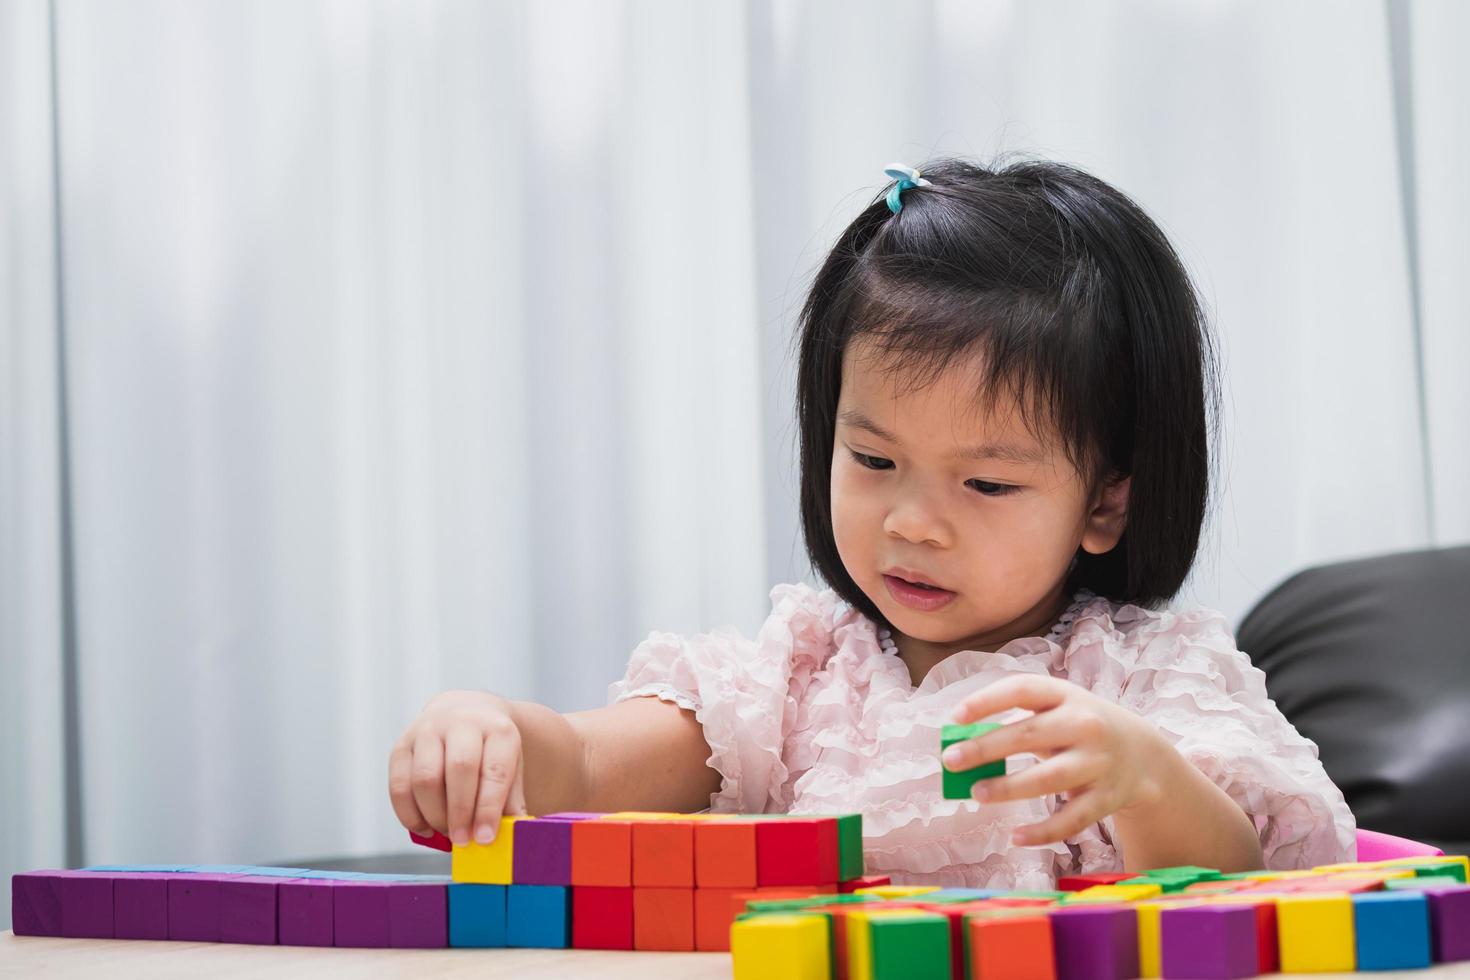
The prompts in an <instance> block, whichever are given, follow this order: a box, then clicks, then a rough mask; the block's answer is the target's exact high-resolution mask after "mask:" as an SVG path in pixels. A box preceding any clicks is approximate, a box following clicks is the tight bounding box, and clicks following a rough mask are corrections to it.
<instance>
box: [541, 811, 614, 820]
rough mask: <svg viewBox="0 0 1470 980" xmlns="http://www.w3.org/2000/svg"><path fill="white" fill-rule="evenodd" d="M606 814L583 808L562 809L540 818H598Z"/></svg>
mask: <svg viewBox="0 0 1470 980" xmlns="http://www.w3.org/2000/svg"><path fill="white" fill-rule="evenodd" d="M605 816H607V814H605V813H587V812H585V811H583V810H563V811H561V812H560V813H548V814H546V815H545V816H544V817H542V818H541V819H542V820H600V819H601V818H603V817H605Z"/></svg>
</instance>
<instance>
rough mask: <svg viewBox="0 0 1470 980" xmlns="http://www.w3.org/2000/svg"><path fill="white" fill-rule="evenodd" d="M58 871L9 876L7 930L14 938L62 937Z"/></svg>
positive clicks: (30, 872) (31, 872) (29, 872)
mask: <svg viewBox="0 0 1470 980" xmlns="http://www.w3.org/2000/svg"><path fill="white" fill-rule="evenodd" d="M60 874H61V872H60V871H28V872H25V873H24V874H18V875H11V876H10V928H11V930H12V931H13V932H14V933H15V934H16V935H17V936H59V935H61V879H60V878H59V877H57V876H58V875H60Z"/></svg>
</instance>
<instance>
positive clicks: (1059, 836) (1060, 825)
mask: <svg viewBox="0 0 1470 980" xmlns="http://www.w3.org/2000/svg"><path fill="white" fill-rule="evenodd" d="M1107 815H1108V810H1107V808H1106V807H1105V806H1104V805H1103V798H1102V794H1101V793H1099V792H1098V791H1097V790H1095V789H1087V790H1083V791H1082V792H1081V793H1079V794H1077V795H1076V796H1073V797H1072V798H1070V799H1069V800H1068V801H1067V802H1066V804H1064V805H1063V806H1062V807H1061V808H1060V809H1058V810H1057V811H1056V812H1055V813H1053V814H1052V815H1051V816H1049V817H1047V818H1046V819H1045V820H1043V821H1041V822H1040V823H1033V824H1028V825H1026V826H1025V827H1018V828H1017V829H1016V832H1015V833H1014V834H1012V835H1011V842H1012V843H1013V844H1016V845H1017V846H1020V847H1027V846H1033V845H1036V844H1050V843H1052V842H1053V841H1065V840H1067V839H1069V838H1072V837H1076V836H1077V835H1078V834H1080V833H1082V831H1084V830H1086V829H1087V828H1088V827H1090V826H1092V825H1093V824H1095V823H1097V822H1098V821H1099V820H1101V819H1102V818H1103V817H1105V816H1107Z"/></svg>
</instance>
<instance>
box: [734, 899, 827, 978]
mask: <svg viewBox="0 0 1470 980" xmlns="http://www.w3.org/2000/svg"><path fill="white" fill-rule="evenodd" d="M730 950H731V952H732V953H733V957H732V958H733V960H734V965H735V980H770V978H772V977H782V978H785V980H829V978H830V977H831V976H832V958H831V949H830V942H829V939H828V932H827V925H826V923H825V921H824V920H823V919H822V917H821V916H815V915H805V914H802V913H799V912H786V913H780V914H775V915H761V916H756V917H755V918H752V919H746V920H744V921H741V922H736V923H735V924H734V925H732V926H731V927H730Z"/></svg>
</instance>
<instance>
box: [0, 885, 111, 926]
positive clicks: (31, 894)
mask: <svg viewBox="0 0 1470 980" xmlns="http://www.w3.org/2000/svg"><path fill="white" fill-rule="evenodd" d="M78 876H86V877H85V879H84V880H82V881H81V882H80V883H78V884H71V882H72V881H73V880H75V879H76V878H77V877H78ZM87 879H90V881H89V880H87ZM112 882H113V877H112V876H111V875H109V874H98V873H96V872H90V871H65V870H40V871H31V872H26V873H23V874H17V875H12V876H11V879H10V902H11V905H10V908H11V913H10V914H11V930H12V931H13V932H14V933H15V934H16V935H17V936H69V937H75V938H107V937H110V936H112V918H113V913H112ZM104 892H105V895H104ZM104 899H105V909H104ZM104 911H105V913H106V914H105V920H106V921H105V923H104V914H103V913H104Z"/></svg>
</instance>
